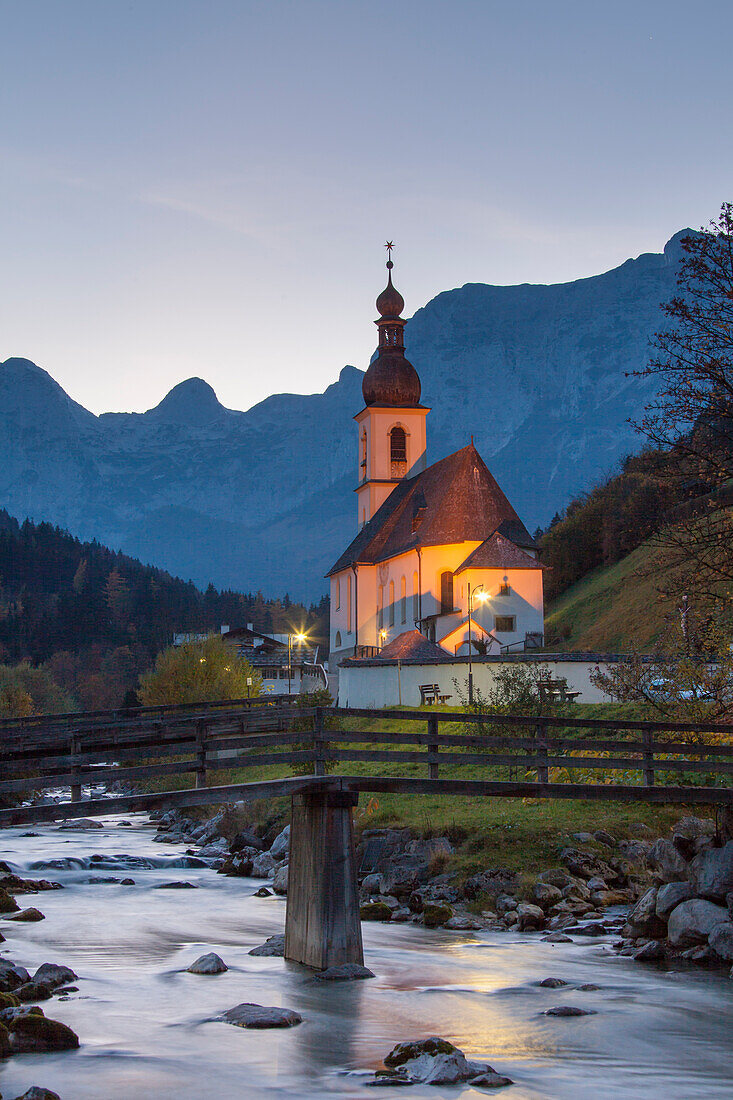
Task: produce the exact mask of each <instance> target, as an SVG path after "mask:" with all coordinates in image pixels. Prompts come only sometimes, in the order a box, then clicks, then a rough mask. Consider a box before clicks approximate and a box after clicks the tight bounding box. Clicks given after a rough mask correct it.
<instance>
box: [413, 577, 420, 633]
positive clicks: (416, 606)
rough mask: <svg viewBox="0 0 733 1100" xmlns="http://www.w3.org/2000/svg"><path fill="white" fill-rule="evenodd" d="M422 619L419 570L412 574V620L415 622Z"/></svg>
mask: <svg viewBox="0 0 733 1100" xmlns="http://www.w3.org/2000/svg"><path fill="white" fill-rule="evenodd" d="M419 617H420V584H419V581H418V579H417V570H416V571H415V572H414V573H413V574H412V618H413V621H414V622H417V620H418V619H419Z"/></svg>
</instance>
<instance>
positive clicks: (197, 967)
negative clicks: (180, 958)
mask: <svg viewBox="0 0 733 1100" xmlns="http://www.w3.org/2000/svg"><path fill="white" fill-rule="evenodd" d="M228 969H229V967H228V966H227V964H226V963H225V962H224V960H223V959H221V958H219V956H218V955H217V954H216V952H215V951H210V952H209V954H208V955H200V956H199V958H198V959H196V961H195V962H192V963H191V965H190V966H188V967H186V970H187V971H188V973H189V974H223V973H224V971H225V970H228Z"/></svg>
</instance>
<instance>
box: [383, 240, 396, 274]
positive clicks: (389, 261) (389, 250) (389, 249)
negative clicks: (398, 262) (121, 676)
mask: <svg viewBox="0 0 733 1100" xmlns="http://www.w3.org/2000/svg"><path fill="white" fill-rule="evenodd" d="M384 247H385V248H386V249H387V267H388V268H392V267H393V264H392V249H393V248H394V244H393V243H392V241H387V243H386V245H385V246H384Z"/></svg>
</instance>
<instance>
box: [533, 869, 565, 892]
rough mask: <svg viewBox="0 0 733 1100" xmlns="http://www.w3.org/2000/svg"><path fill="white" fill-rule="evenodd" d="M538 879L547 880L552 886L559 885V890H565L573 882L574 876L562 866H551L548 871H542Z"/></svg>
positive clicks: (539, 880) (540, 880)
mask: <svg viewBox="0 0 733 1100" xmlns="http://www.w3.org/2000/svg"><path fill="white" fill-rule="evenodd" d="M537 880H538V882H547V883H548V884H549V885H550V886H557V888H558V890H563V889H564V888H565V887H566V886H569V885H570V884H571V882H572V877H571V876H570V875H569V874H568V872H567V871H563V870H562V868H560V867H551V868H550V869H549V870H548V871H542V872H541V874H539V875H538V876H537Z"/></svg>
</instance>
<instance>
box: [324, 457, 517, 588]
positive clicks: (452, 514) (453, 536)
mask: <svg viewBox="0 0 733 1100" xmlns="http://www.w3.org/2000/svg"><path fill="white" fill-rule="evenodd" d="M497 529H498V530H500V531H501V532H502V534H504V535H505V536H506V538H507V539H510V540H511V542H513V543H514V544H515V545H518V546H526V547H534V541H533V539H532V537H531V535H530V534H529V532H528V531H527V529H526V527H525V526H524V524H523V523H522V521H521V519H520V518H519V516H518V515H517V513H516V512H515V511H514V509H513V508H512V506H511V504H510V503H509V501H508V500H507V498H506V497H505V496H504V493H503V492H502V491H501V489H500V488H499V485H498V483H497V482H496V479H495V478H494V477H493V475H492V474H491V473H490V472H489V470H488V468H487V466H486V463H485V462H484V460H483V459H482V458H481V455H480V454H479V453H478V451H477V450H476V448H475V447H474V445H473V443H470V444H469V445H468V446H467V447H462V448H461V450H460V451H456V452H455V454H452V455H448V456H447V458H442V459H441V460H440V461H439V462H434V463H433V465H432V466H428V468H427V470H423V471H422V473H419V474H416V475H415V477H411V478H405V479H404V480H403V481H400V482H398V483H397V485H396V486H395V488H394V489H393V490H392V492H391V493H390V494H389V496H388V497H387V499H386V500H385V501H384V503H383V504H382V506H381V508H379V509H378V510H377V511H376V512H375V513H374V515H373V516H372V518H371V519H370V520H369V522H368V523H366V524H365V525H364V526H363V527H362V529H361V530H360V531H359V533H358V534H357V536H356V538H355V539H354V540H353V541H352V543H351V545H350V546H349V547H348V548H347V549H346V550H345V551H344V553H343V554H342V555H341V557H340V558H339V559H338V561H337V562H336V564H335V565H334V566H333V567H332V568H331V569H330V570H329V571H328V573H327V574H326V575H327V576H329V577H330V576H331V574H332V573H339V572H341V570H342V569H348V568H349V567H350V566H352V565H356V564H359V563H363V564H368V565H375V564H376V563H377V562H380V561H386V560H387V559H388V558H394V557H396V556H397V555H398V554H404V553H405V552H406V551H408V550H413V549H415V548H416V547H418V546H443V545H446V544H448V543H456V542H483V541H484V540H485V539H486V538H487V537H488V536H489V535H491V534H492V532H495V531H496V530H497Z"/></svg>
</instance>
